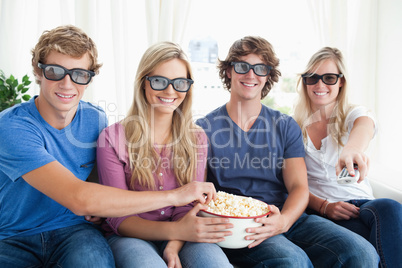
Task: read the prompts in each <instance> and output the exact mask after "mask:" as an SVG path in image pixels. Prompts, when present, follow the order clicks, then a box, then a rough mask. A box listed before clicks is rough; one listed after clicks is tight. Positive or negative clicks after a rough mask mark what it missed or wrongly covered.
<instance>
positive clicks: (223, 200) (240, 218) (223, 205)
mask: <svg viewBox="0 0 402 268" xmlns="http://www.w3.org/2000/svg"><path fill="white" fill-rule="evenodd" d="M217 195H218V197H217V199H216V200H215V201H211V202H210V203H209V204H208V210H201V211H200V212H199V215H200V216H202V217H224V218H228V219H229V221H230V222H231V223H232V224H233V228H231V229H228V230H229V231H231V232H232V235H230V236H225V241H222V242H219V243H217V244H218V245H219V246H220V247H223V248H232V249H234V248H244V247H247V246H248V245H249V244H251V243H252V242H254V240H246V239H245V238H244V237H245V236H248V235H252V233H247V232H246V228H250V227H259V226H261V225H262V224H261V223H257V222H255V221H254V220H255V219H256V218H262V217H267V216H268V214H269V213H270V211H269V208H268V205H267V204H266V203H264V202H262V201H260V200H257V199H254V198H251V197H245V196H239V195H234V194H229V193H225V192H222V191H219V192H218V193H217Z"/></svg>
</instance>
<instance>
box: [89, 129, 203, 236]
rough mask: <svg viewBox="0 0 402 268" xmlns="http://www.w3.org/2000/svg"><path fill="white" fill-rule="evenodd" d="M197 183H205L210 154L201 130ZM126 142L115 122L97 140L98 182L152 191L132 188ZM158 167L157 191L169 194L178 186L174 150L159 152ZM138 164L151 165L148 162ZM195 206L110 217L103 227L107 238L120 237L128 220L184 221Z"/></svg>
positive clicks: (126, 188)
mask: <svg viewBox="0 0 402 268" xmlns="http://www.w3.org/2000/svg"><path fill="white" fill-rule="evenodd" d="M197 142H198V143H197V145H198V150H197V158H198V159H197V166H196V178H195V180H197V181H204V174H205V167H206V159H207V153H208V147H207V146H208V145H207V136H206V135H205V132H204V131H203V130H202V129H200V130H199V131H198V132H197ZM126 143H127V141H126V136H125V133H124V127H123V126H122V125H121V124H120V123H115V124H113V125H111V126H109V127H107V128H105V129H104V130H103V131H102V133H101V134H100V136H99V138H98V144H97V152H96V154H97V166H98V174H99V182H100V183H101V184H104V185H108V186H113V187H117V188H120V189H124V190H134V191H149V189H147V188H145V187H142V186H140V185H139V184H138V182H136V183H135V185H134V188H133V187H132V186H131V175H132V170H131V168H130V161H129V158H128V150H127V144H126ZM158 152H159V154H160V159H159V168H158V169H157V170H155V171H153V172H152V174H153V176H154V179H155V186H156V188H155V191H167V190H172V189H176V188H178V187H179V185H178V183H177V181H176V176H175V174H174V170H173V167H172V166H171V160H172V152H171V150H167V149H166V150H164V149H162V150H160V149H159V151H158ZM143 160H144V161H141V162H138V164H143V165H147V166H149V162H147V161H145V159H143ZM191 208H192V204H188V205H186V206H182V207H174V206H167V207H164V208H161V209H157V210H153V211H149V212H145V213H140V214H134V215H129V216H125V217H118V218H107V219H106V221H105V222H106V223H105V224H104V225H103V228H104V230H105V231H106V235H110V234H112V233H115V234H117V235H120V234H119V232H118V228H119V226H120V224H121V223H122V222H123V221H124V220H125V219H126V218H128V217H132V216H137V217H141V218H143V219H146V220H152V221H177V220H178V219H180V218H182V217H183V216H184V215H185V214H186V213H187V212H188V211H189V210H190V209H191Z"/></svg>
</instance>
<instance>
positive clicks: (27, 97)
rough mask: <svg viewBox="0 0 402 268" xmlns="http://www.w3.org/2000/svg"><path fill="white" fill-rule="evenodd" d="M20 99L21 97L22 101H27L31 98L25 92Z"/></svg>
mask: <svg viewBox="0 0 402 268" xmlns="http://www.w3.org/2000/svg"><path fill="white" fill-rule="evenodd" d="M22 99H23V100H24V101H29V100H30V99H31V96H30V95H28V94H25V95H23V96H22Z"/></svg>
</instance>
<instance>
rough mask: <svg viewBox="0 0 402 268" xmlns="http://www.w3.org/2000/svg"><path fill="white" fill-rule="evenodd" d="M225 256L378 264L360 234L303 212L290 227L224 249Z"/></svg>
mask: <svg viewBox="0 0 402 268" xmlns="http://www.w3.org/2000/svg"><path fill="white" fill-rule="evenodd" d="M224 251H225V253H226V254H227V256H228V257H229V260H230V261H231V262H232V263H234V264H236V265H238V266H240V267H247V268H249V267H250V268H251V267H254V268H257V267H261V268H262V267H286V268H288V267H298V268H299V267H350V268H351V267H359V268H360V267H378V262H379V257H378V255H377V253H376V251H375V249H374V247H373V246H372V245H371V244H370V243H369V242H368V241H367V240H366V239H364V238H363V237H361V236H359V235H357V234H355V233H353V232H351V231H349V230H347V229H345V228H343V227H341V226H339V225H337V224H335V223H333V222H331V221H329V220H327V219H324V218H322V217H320V216H317V215H307V214H305V213H304V214H303V215H302V216H301V217H300V218H299V219H298V220H297V221H296V222H295V224H293V226H292V227H291V228H290V230H289V231H288V232H286V233H284V234H280V235H277V236H274V237H271V238H269V239H267V240H265V241H264V242H262V243H261V244H260V245H258V246H256V247H254V248H251V249H249V248H243V249H224Z"/></svg>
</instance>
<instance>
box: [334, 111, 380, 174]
mask: <svg viewBox="0 0 402 268" xmlns="http://www.w3.org/2000/svg"><path fill="white" fill-rule="evenodd" d="M373 135H374V122H373V120H372V119H371V118H370V117H368V116H362V117H359V118H357V119H356V120H355V121H354V123H353V128H352V130H351V132H350V135H349V139H348V141H347V143H346V144H345V146H344V148H343V150H342V152H341V155H340V156H339V160H338V163H337V166H336V174H337V175H338V174H339V173H340V172H341V170H342V168H343V167H345V166H346V167H347V169H348V171H349V173H350V174H354V169H353V163H356V164H357V165H358V166H359V172H360V178H359V181H358V182H361V181H362V180H363V179H364V178H365V177H366V175H367V173H368V169H369V164H370V163H369V158H368V157H367V156H366V154H365V153H364V151H365V150H366V149H367V147H368V145H369V143H370V141H371V139H372V138H373Z"/></svg>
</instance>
